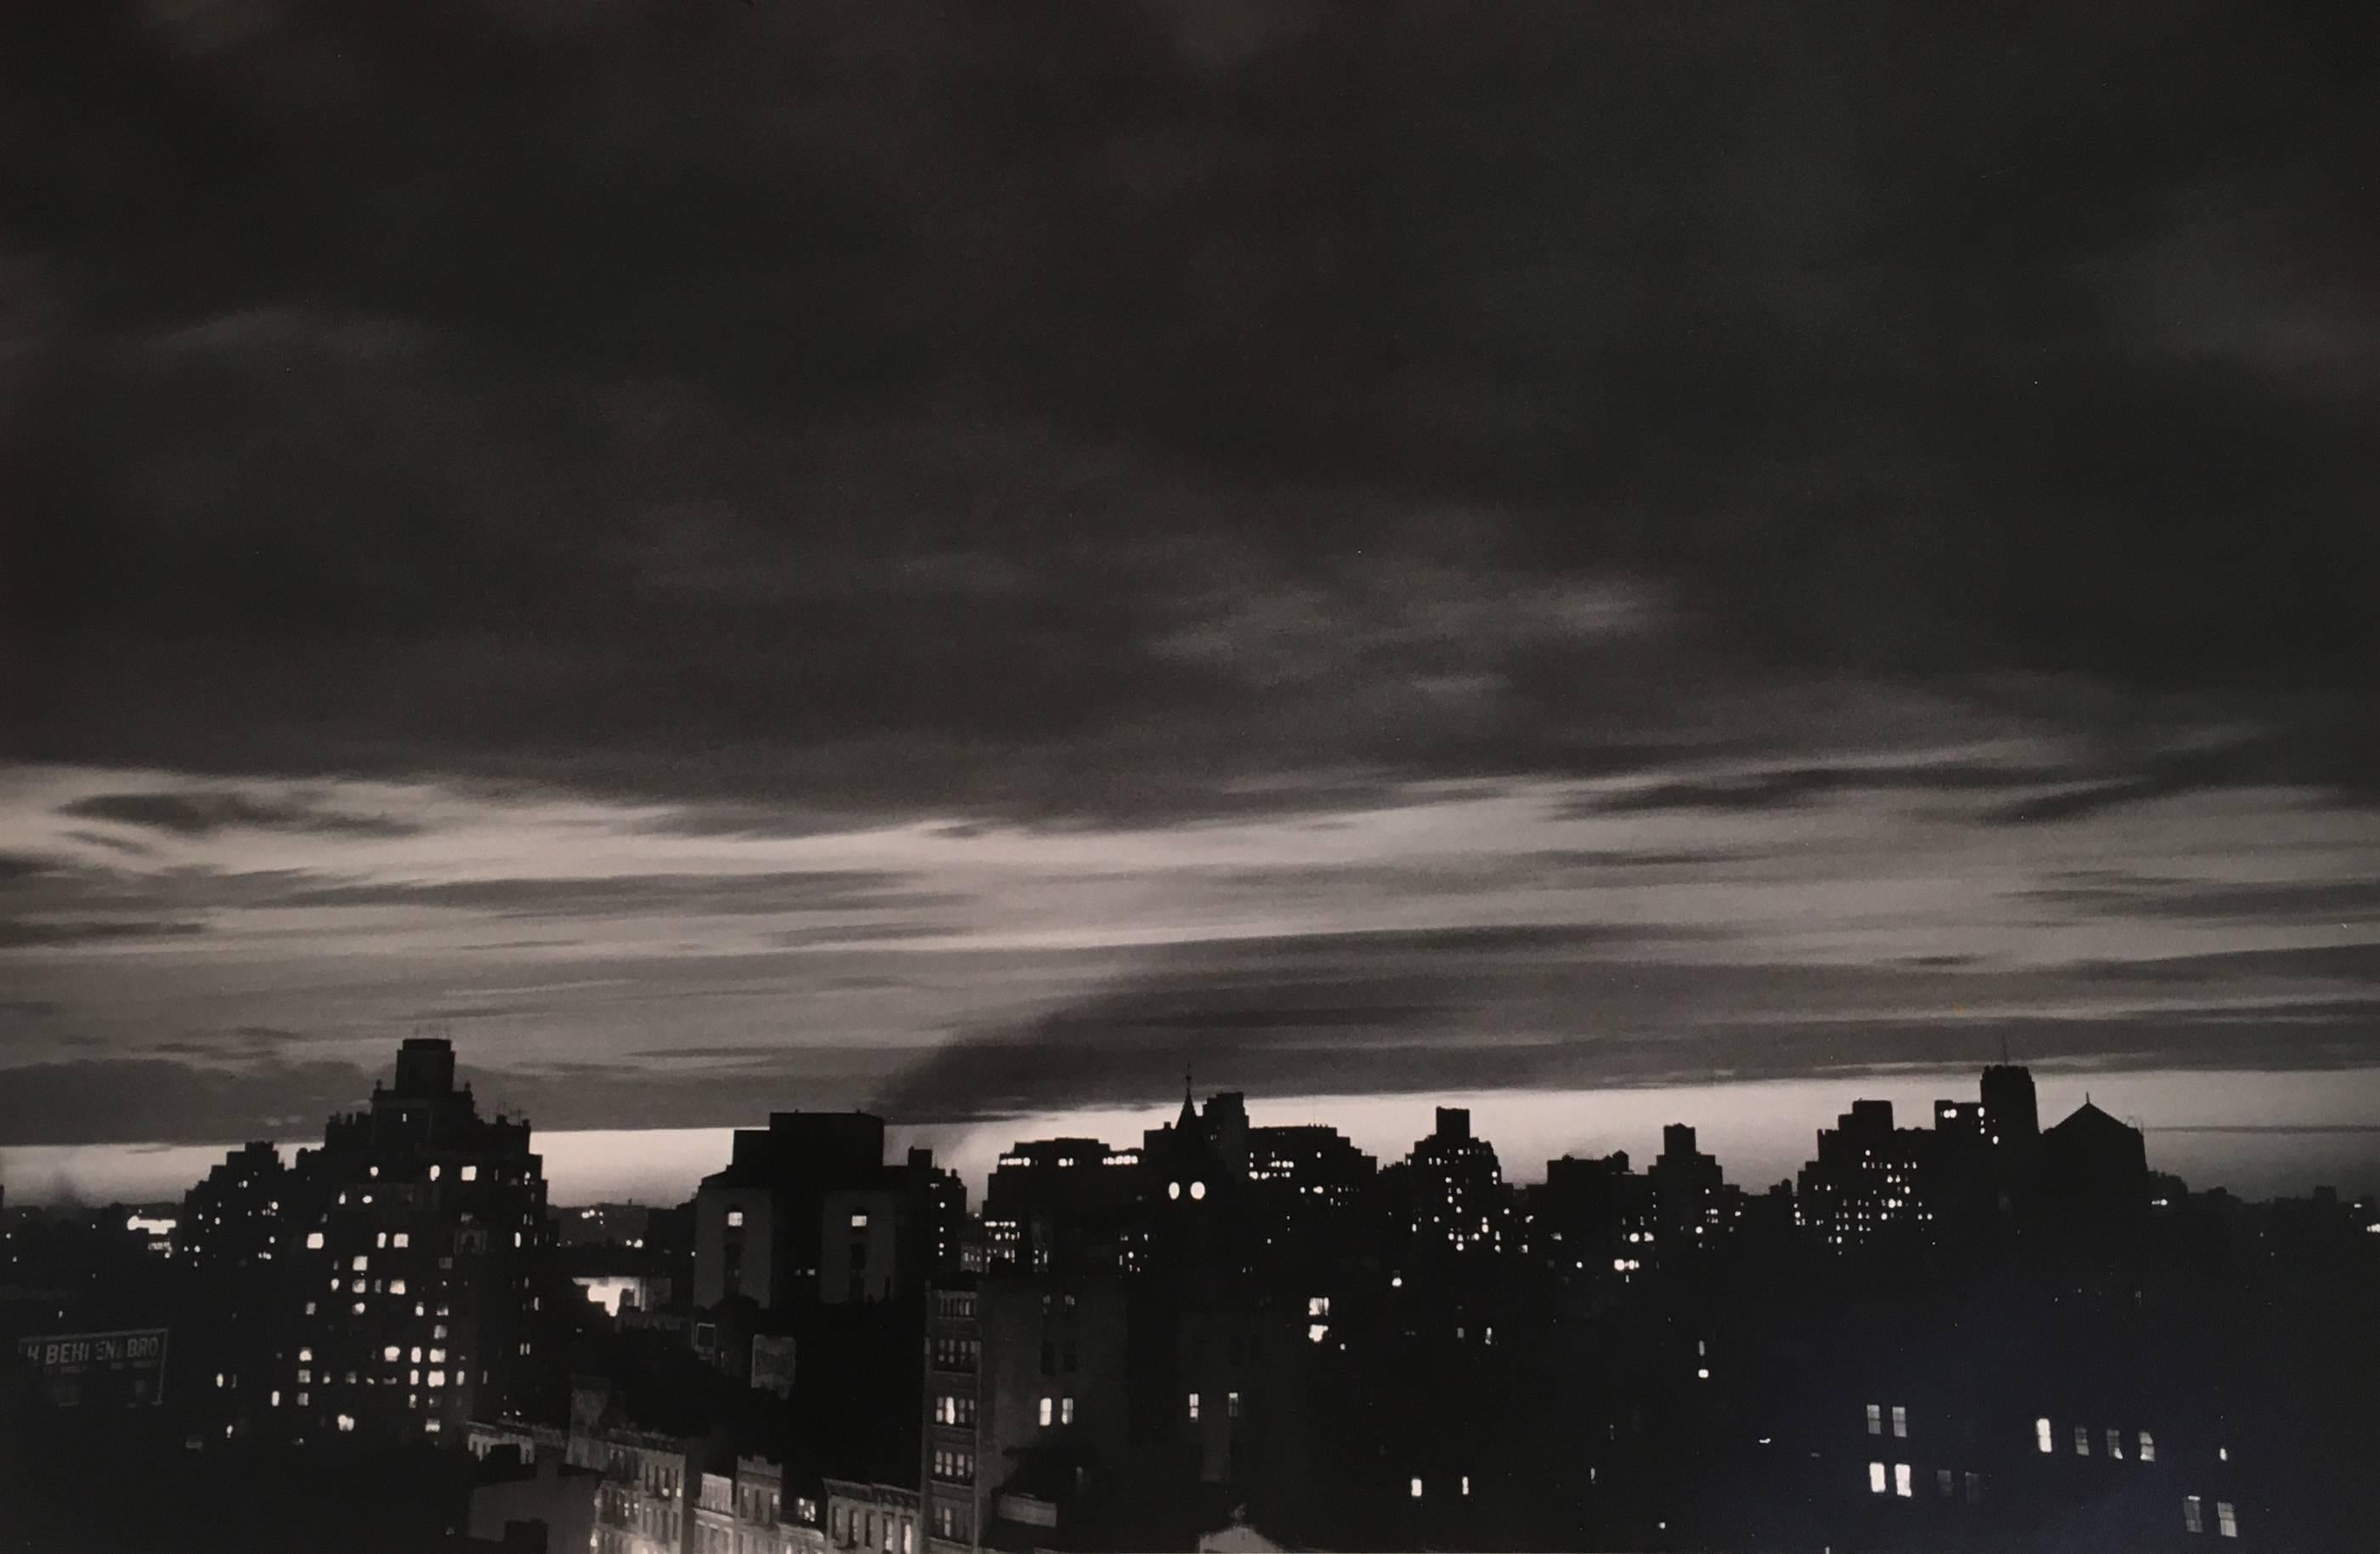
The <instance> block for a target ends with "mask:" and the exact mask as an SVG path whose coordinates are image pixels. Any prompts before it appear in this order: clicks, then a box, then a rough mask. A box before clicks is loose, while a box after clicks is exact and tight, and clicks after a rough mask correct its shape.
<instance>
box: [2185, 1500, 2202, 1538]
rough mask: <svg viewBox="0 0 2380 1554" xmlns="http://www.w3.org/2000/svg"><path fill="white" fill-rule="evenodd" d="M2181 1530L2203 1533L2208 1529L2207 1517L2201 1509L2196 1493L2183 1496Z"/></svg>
mask: <svg viewBox="0 0 2380 1554" xmlns="http://www.w3.org/2000/svg"><path fill="white" fill-rule="evenodd" d="M2181 1530H2182V1531H2183V1532H2185V1533H2203V1532H2204V1531H2205V1530H2206V1523H2205V1517H2204V1513H2203V1512H2201V1511H2200V1509H2199V1503H2198V1497H2197V1496H2196V1495H2184V1496H2183V1497H2182V1498H2181Z"/></svg>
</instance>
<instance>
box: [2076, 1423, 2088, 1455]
mask: <svg viewBox="0 0 2380 1554" xmlns="http://www.w3.org/2000/svg"><path fill="white" fill-rule="evenodd" d="M2074 1454H2075V1455H2076V1456H2078V1457H2087V1456H2089V1455H2090V1454H2091V1432H2090V1431H2089V1430H2087V1429H2085V1428H2084V1427H2082V1426H2081V1425H2077V1426H2075V1427H2074Z"/></svg>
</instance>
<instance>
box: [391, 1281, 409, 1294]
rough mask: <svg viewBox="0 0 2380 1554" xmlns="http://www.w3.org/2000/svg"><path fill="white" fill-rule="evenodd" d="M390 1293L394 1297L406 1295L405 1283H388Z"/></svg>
mask: <svg viewBox="0 0 2380 1554" xmlns="http://www.w3.org/2000/svg"><path fill="white" fill-rule="evenodd" d="M388 1293H390V1294H392V1295H401V1294H403V1293H405V1281H404V1280H402V1279H392V1280H390V1281H388Z"/></svg>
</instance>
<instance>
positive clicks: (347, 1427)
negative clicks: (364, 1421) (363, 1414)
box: [339, 1414, 356, 1435]
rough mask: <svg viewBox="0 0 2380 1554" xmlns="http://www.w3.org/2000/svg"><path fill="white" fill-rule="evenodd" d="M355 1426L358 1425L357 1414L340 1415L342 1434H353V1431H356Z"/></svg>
mask: <svg viewBox="0 0 2380 1554" xmlns="http://www.w3.org/2000/svg"><path fill="white" fill-rule="evenodd" d="M355 1427H356V1416H355V1415H354V1414H340V1415H339V1431H340V1433H341V1434H343V1435H350V1434H353V1433H354V1431H355Z"/></svg>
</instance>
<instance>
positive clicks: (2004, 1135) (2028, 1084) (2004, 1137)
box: [1983, 1063, 2041, 1151]
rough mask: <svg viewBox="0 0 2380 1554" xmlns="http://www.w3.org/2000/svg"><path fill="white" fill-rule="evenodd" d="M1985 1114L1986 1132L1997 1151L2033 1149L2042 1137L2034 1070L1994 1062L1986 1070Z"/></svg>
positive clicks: (1984, 1087) (1984, 1086) (1984, 1089)
mask: <svg viewBox="0 0 2380 1554" xmlns="http://www.w3.org/2000/svg"><path fill="white" fill-rule="evenodd" d="M1983 1111H1984V1132H1985V1136H1986V1137H1987V1138H1988V1139H1989V1140H1990V1142H1991V1144H1992V1147H1994V1148H1998V1149H2013V1150H2018V1151H2022V1150H2025V1149H2028V1148H2030V1147H2032V1145H2033V1143H2034V1140H2035V1139H2037V1138H2039V1137H2040V1136H2041V1110H2040V1103H2039V1102H2038V1101H2037V1100H2036V1099H2034V1093H2033V1071H2032V1070H2031V1069H2028V1068H2023V1067H2021V1066H2019V1065H2017V1064H2014V1063H1994V1064H1993V1065H1992V1066H1991V1067H1989V1068H1987V1069H1985V1070H1984V1085H1983Z"/></svg>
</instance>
